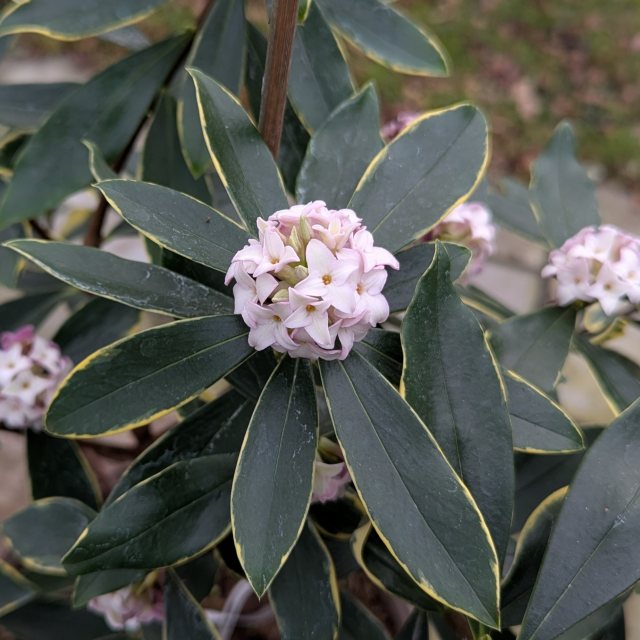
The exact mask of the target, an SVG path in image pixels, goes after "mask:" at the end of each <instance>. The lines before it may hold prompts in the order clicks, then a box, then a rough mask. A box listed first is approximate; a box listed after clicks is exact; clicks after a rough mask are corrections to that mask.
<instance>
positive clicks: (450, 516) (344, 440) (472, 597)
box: [320, 354, 498, 624]
mask: <svg viewBox="0 0 640 640" xmlns="http://www.w3.org/2000/svg"><path fill="white" fill-rule="evenodd" d="M320 370H321V373H322V380H323V384H324V389H325V394H326V396H327V402H328V404H329V410H330V413H331V418H332V421H333V424H334V427H335V430H336V435H337V437H338V440H339V441H340V444H341V446H342V450H343V452H344V454H345V460H346V462H347V465H348V467H349V471H350V474H351V477H352V479H353V481H354V483H355V485H356V488H357V489H358V493H359V494H360V496H361V497H362V499H363V501H364V503H365V505H366V508H367V511H368V512H369V515H370V516H371V519H372V522H373V525H374V526H375V528H376V530H377V531H378V532H379V534H380V535H381V538H382V539H383V540H384V542H385V544H386V545H387V546H388V547H389V549H390V550H391V552H392V553H393V555H394V557H395V558H396V559H397V560H398V561H399V562H400V564H401V565H402V566H403V567H404V568H405V570H406V571H407V572H409V573H410V575H411V576H412V577H413V579H414V580H415V581H416V582H417V583H418V584H419V585H420V586H421V588H422V589H423V590H424V591H426V592H427V593H428V594H429V595H431V596H432V597H434V598H436V599H438V600H440V601H444V602H447V603H449V604H450V605H452V606H454V607H456V608H458V609H461V610H464V611H466V612H468V613H469V614H471V615H473V616H474V617H478V618H480V619H482V620H484V621H486V622H487V623H488V624H495V620H496V616H497V612H496V609H497V606H498V605H497V598H498V595H497V581H498V576H497V558H496V552H495V548H494V546H493V543H492V541H491V539H490V537H489V533H488V530H487V527H486V524H485V523H484V520H483V519H482V516H481V515H480V512H479V511H478V508H477V506H476V504H475V502H474V501H473V498H472V497H471V495H470V494H469V492H468V490H467V489H466V488H465V487H464V485H463V484H462V483H461V481H460V479H459V478H458V476H457V475H456V473H455V472H454V470H453V468H452V467H451V466H450V464H449V463H448V462H447V461H446V459H445V456H444V454H443V452H442V451H441V449H440V448H439V447H438V445H437V444H436V442H435V440H434V439H433V436H432V435H431V434H430V433H429V431H427V429H426V428H425V426H424V424H423V423H422V422H421V421H420V419H419V418H418V416H417V415H416V414H415V413H414V412H413V410H412V409H411V408H410V406H409V405H408V404H407V403H406V402H405V401H404V400H403V399H402V397H401V396H400V395H399V394H398V392H397V391H396V390H395V389H394V388H393V387H392V386H391V385H390V384H389V383H388V382H387V381H386V380H385V379H384V378H383V377H382V375H381V374H380V373H378V372H377V371H376V370H375V369H374V368H373V367H372V366H371V365H370V364H368V363H367V362H366V360H364V359H363V358H362V357H361V356H359V355H358V354H352V355H351V357H350V358H347V360H345V361H344V362H339V361H335V362H325V361H321V363H320ZM425 468H428V469H429V474H428V475H425V474H424V473H422V471H421V470H422V469H425ZM374 470H375V472H374ZM380 477H384V478H386V481H385V482H384V483H380V482H379V478H380ZM445 496H446V498H445ZM434 514H438V517H437V518H435V517H433V516H434ZM454 522H455V523H457V525H456V526H455V527H454V526H452V524H451V523H454ZM471 540H473V542H470V541H471ZM472 550H473V551H472Z"/></svg>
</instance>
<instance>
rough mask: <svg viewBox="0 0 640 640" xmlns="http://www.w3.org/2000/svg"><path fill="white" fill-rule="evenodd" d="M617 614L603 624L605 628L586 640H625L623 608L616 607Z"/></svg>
mask: <svg viewBox="0 0 640 640" xmlns="http://www.w3.org/2000/svg"><path fill="white" fill-rule="evenodd" d="M617 609H618V611H617V613H616V614H615V615H614V616H613V617H612V618H611V619H610V620H609V621H608V622H607V623H606V624H605V626H604V627H603V628H602V629H600V630H599V631H596V632H595V633H593V634H590V635H589V637H588V638H587V640H625V638H626V629H625V627H626V625H625V622H624V608H623V607H621V606H619V607H617Z"/></svg>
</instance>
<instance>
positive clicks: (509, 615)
mask: <svg viewBox="0 0 640 640" xmlns="http://www.w3.org/2000/svg"><path fill="white" fill-rule="evenodd" d="M566 495H567V489H566V488H562V489H558V490H557V491H555V492H554V493H552V494H551V495H550V496H549V497H548V498H545V500H544V501H543V502H542V503H540V505H539V506H538V507H537V508H536V510H535V511H534V512H533V513H532V514H531V515H530V516H529V518H528V520H527V522H526V523H525V525H524V527H523V529H522V531H521V532H520V537H519V538H518V544H517V546H516V552H515V556H514V558H513V563H512V564H511V567H510V568H509V573H508V574H507V575H506V577H505V579H504V581H503V584H502V624H503V625H504V626H508V627H510V626H514V625H517V624H521V623H522V618H523V617H524V612H525V610H526V608H527V603H528V602H529V598H530V597H531V591H532V590H533V585H534V584H535V581H536V577H537V576H538V571H539V570H540V564H541V563H542V558H543V556H544V551H545V549H546V548H547V542H548V541H549V536H550V534H551V529H552V527H553V524H554V522H555V521H556V518H557V517H558V513H560V508H561V507H562V503H563V502H564V498H565V496H566Z"/></svg>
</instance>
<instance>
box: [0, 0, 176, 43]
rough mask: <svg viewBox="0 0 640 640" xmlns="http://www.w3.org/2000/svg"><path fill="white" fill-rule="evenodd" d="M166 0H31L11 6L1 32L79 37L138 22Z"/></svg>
mask: <svg viewBox="0 0 640 640" xmlns="http://www.w3.org/2000/svg"><path fill="white" fill-rule="evenodd" d="M163 2H165V0H109V2H103V0H55V2H49V1H48V0H29V2H21V3H19V4H18V5H17V6H12V7H10V8H9V9H7V11H5V13H4V14H3V17H2V20H1V21H0V36H5V35H7V34H10V33H23V32H25V31H27V32H31V33H40V34H42V35H44V36H48V37H49V38H55V39H57V40H79V39H81V38H88V37H89V36H95V35H98V34H100V33H104V32H105V31H111V30H113V29H117V28H119V27H122V26H124V25H127V24H132V23H134V22H138V21H139V20H142V19H143V18H146V17H147V16H148V15H149V14H150V13H152V12H153V11H155V9H156V8H157V7H159V6H160V5H161V4H162V3H163Z"/></svg>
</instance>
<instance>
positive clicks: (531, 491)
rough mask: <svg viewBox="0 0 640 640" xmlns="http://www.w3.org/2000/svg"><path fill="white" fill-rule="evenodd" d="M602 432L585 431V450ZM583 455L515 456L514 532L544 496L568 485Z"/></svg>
mask: <svg viewBox="0 0 640 640" xmlns="http://www.w3.org/2000/svg"><path fill="white" fill-rule="evenodd" d="M601 431H602V429H601V428H599V427H596V428H589V429H585V430H584V439H585V443H586V444H587V446H588V445H589V444H590V443H592V442H593V441H594V440H595V439H596V437H597V436H598V435H599V434H600V432H601ZM583 455H584V451H578V452H577V453H573V454H568V455H567V454H557V455H550V456H539V455H529V454H524V453H517V454H516V456H515V461H516V499H515V509H514V513H513V525H512V529H513V531H514V532H517V531H520V529H522V527H523V526H524V523H525V521H526V520H527V518H528V517H529V516H530V515H531V513H532V512H533V510H534V509H535V508H536V507H537V506H538V505H539V504H540V503H541V502H542V501H543V500H544V499H545V498H546V497H547V496H549V495H551V494H552V493H553V492H554V491H556V490H557V489H560V488H562V487H565V486H566V485H568V484H569V483H570V482H571V480H572V479H573V476H574V475H575V472H576V470H577V469H578V467H579V466H580V462H582V457H583Z"/></svg>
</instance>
